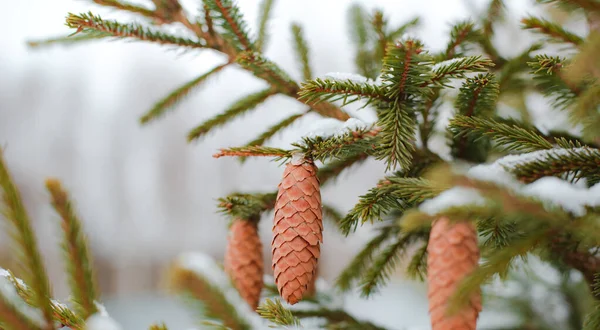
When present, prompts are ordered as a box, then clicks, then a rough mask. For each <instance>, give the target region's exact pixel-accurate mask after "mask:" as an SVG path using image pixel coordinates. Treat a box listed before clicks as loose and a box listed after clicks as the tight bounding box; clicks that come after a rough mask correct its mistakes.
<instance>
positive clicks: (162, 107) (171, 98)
mask: <svg viewBox="0 0 600 330" xmlns="http://www.w3.org/2000/svg"><path fill="white" fill-rule="evenodd" d="M227 65H229V63H226V64H222V65H219V66H217V67H215V68H213V69H212V70H210V71H208V72H206V73H204V74H202V75H200V76H198V77H197V78H194V79H193V80H190V81H189V82H187V83H185V84H183V85H182V86H181V87H179V88H177V89H176V90H174V91H172V92H171V93H170V94H169V95H167V96H166V97H164V98H163V99H162V100H160V101H158V102H157V103H156V104H155V105H154V107H153V108H152V109H150V111H148V112H147V113H146V114H144V115H143V116H142V117H141V118H140V122H141V123H142V124H146V123H149V122H150V121H152V120H154V119H157V118H159V117H160V116H162V115H164V114H165V113H166V112H167V111H168V110H170V109H172V108H173V107H174V106H175V105H177V103H179V102H181V100H183V98H185V97H186V96H187V95H188V94H189V93H190V92H191V91H192V90H193V89H195V88H196V87H198V86H200V85H201V84H202V83H203V82H204V81H206V80H207V79H208V78H209V77H211V76H212V75H213V74H215V73H217V72H219V71H221V70H223V69H224V68H225V67H226V66H227Z"/></svg>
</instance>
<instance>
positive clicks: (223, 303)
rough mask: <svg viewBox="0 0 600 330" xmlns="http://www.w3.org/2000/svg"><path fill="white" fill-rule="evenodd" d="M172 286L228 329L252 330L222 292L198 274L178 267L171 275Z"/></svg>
mask: <svg viewBox="0 0 600 330" xmlns="http://www.w3.org/2000/svg"><path fill="white" fill-rule="evenodd" d="M170 285H171V287H172V288H173V289H174V290H175V291H176V292H179V293H182V294H184V295H186V296H187V297H188V298H190V299H191V301H192V302H194V303H196V304H198V305H200V306H202V310H203V312H204V315H205V316H206V317H208V318H210V319H214V320H218V321H221V322H222V323H223V325H224V326H225V327H227V328H228V329H234V330H250V329H251V327H250V325H248V324H247V322H246V321H245V320H244V319H243V318H242V317H241V316H240V315H239V314H238V312H237V310H236V308H235V306H233V305H232V304H231V303H230V302H229V301H228V300H227V298H226V297H225V295H224V294H223V292H222V290H221V289H220V288H218V287H216V286H215V285H213V284H212V283H211V282H210V281H209V280H207V279H206V278H204V277H203V276H201V275H200V274H198V273H197V272H194V271H192V270H189V269H185V268H181V267H176V268H175V269H174V270H173V271H172V273H171V278H170Z"/></svg>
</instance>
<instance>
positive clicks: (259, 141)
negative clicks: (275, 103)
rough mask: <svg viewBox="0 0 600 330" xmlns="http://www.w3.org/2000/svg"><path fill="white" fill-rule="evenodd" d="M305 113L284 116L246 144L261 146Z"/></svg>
mask: <svg viewBox="0 0 600 330" xmlns="http://www.w3.org/2000/svg"><path fill="white" fill-rule="evenodd" d="M305 114H306V113H299V114H295V115H291V116H289V117H287V118H284V119H283V120H282V121H280V122H278V123H276V124H275V125H273V126H271V127H269V128H268V129H267V130H266V131H264V132H263V133H262V134H261V135H259V136H258V137H257V138H256V139H254V140H252V141H250V142H248V143H247V144H246V146H247V147H249V146H261V145H263V144H265V142H266V141H267V140H269V139H270V138H272V137H273V136H275V134H277V133H278V132H280V131H282V130H283V129H286V128H288V127H290V126H291V125H292V124H293V123H294V122H296V120H298V119H300V118H301V117H302V116H304V115H305Z"/></svg>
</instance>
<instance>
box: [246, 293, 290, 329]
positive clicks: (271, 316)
mask: <svg viewBox="0 0 600 330" xmlns="http://www.w3.org/2000/svg"><path fill="white" fill-rule="evenodd" d="M256 311H257V312H258V314H259V315H260V316H262V317H263V318H265V319H267V320H269V321H271V322H272V323H274V324H276V325H283V326H297V327H299V326H300V325H301V324H300V320H298V318H296V317H295V316H294V314H292V312H291V311H290V310H289V309H287V308H285V307H283V304H281V301H280V300H279V299H275V300H271V299H267V300H265V302H264V303H263V304H261V305H260V306H258V309H257V310H256Z"/></svg>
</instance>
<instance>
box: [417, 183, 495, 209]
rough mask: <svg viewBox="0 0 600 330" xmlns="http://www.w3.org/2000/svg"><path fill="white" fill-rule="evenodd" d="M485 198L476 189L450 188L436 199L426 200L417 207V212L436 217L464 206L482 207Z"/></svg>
mask: <svg viewBox="0 0 600 330" xmlns="http://www.w3.org/2000/svg"><path fill="white" fill-rule="evenodd" d="M483 204H485V198H484V197H483V196H481V194H480V193H479V191H477V189H473V188H467V187H453V188H450V189H448V190H446V191H444V192H442V193H441V194H439V195H438V196H437V197H435V198H432V199H428V200H426V201H425V202H423V203H422V204H421V205H420V206H419V210H421V211H423V212H425V213H427V214H429V215H436V214H438V213H440V212H442V211H444V210H446V209H448V208H451V207H454V206H465V205H483Z"/></svg>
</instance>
